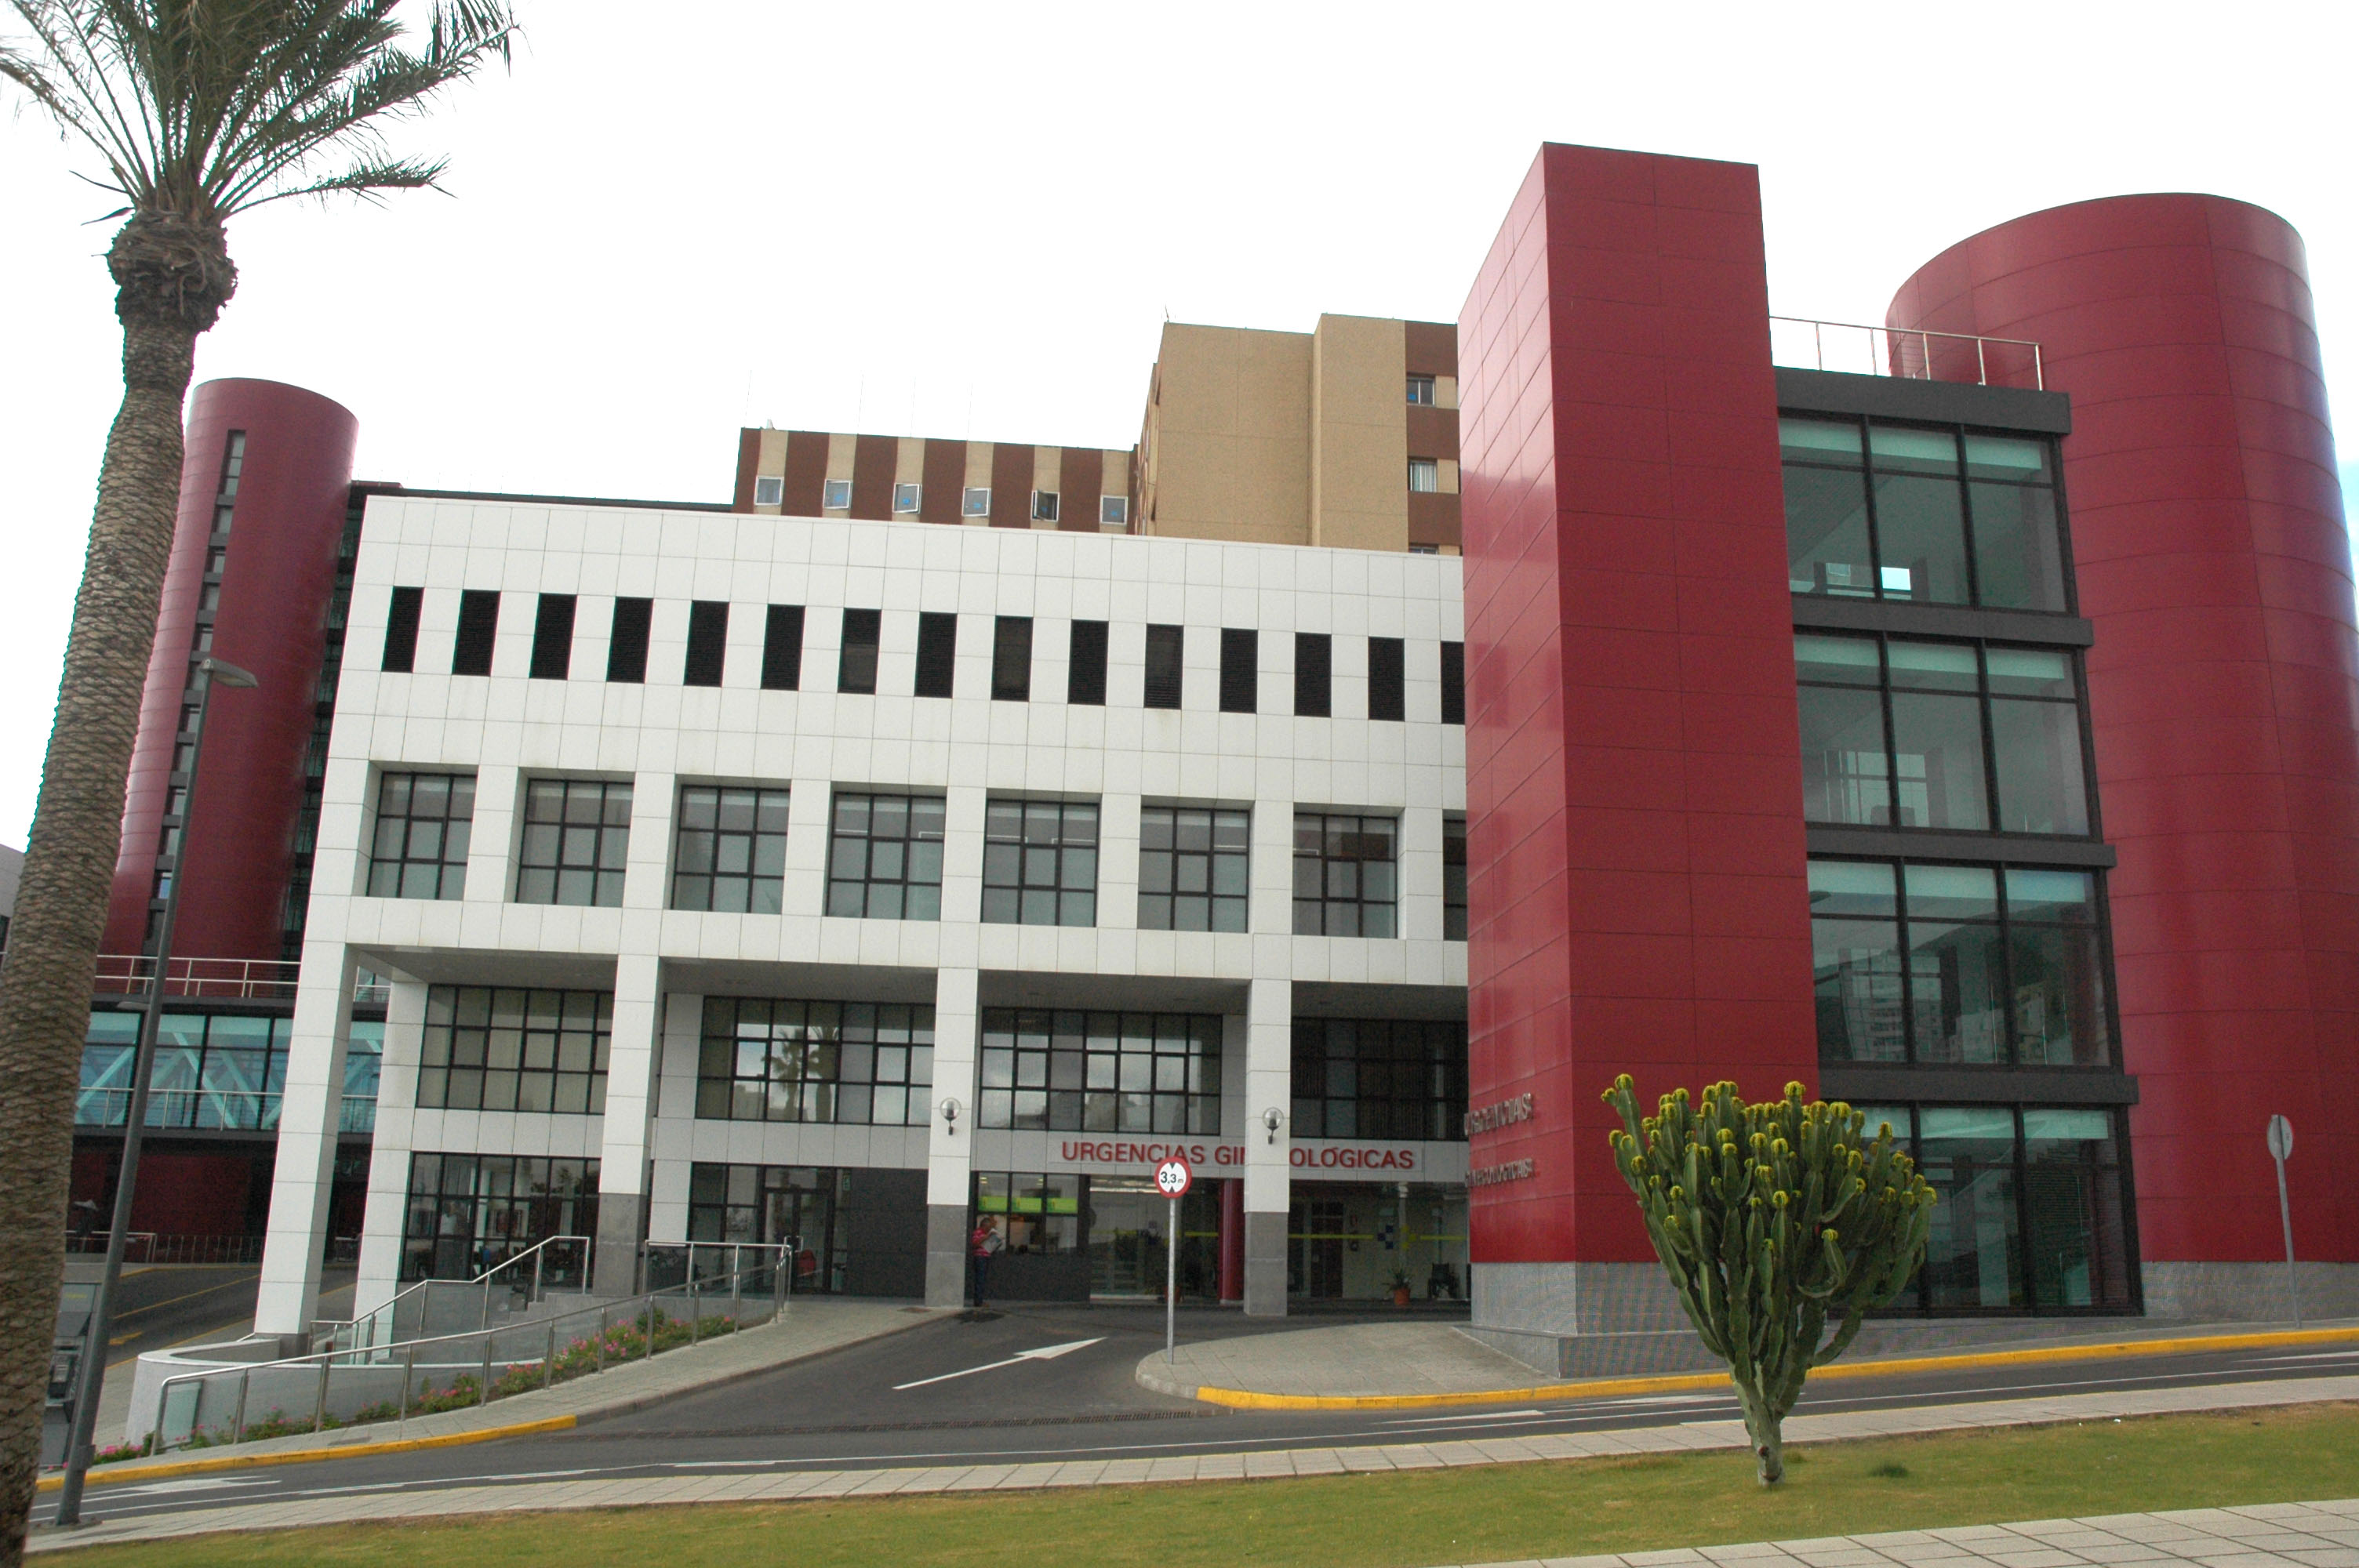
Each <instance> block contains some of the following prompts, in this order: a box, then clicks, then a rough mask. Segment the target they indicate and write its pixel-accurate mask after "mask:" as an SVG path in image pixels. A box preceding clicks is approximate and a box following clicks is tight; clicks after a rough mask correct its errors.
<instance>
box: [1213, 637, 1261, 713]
mask: <svg viewBox="0 0 2359 1568" xmlns="http://www.w3.org/2000/svg"><path fill="white" fill-rule="evenodd" d="M1260 657H1261V638H1260V637H1259V636H1258V635H1257V634H1256V633H1254V632H1253V630H1252V629H1251V628H1249V627H1237V626H1223V627H1222V628H1221V711H1222V712H1223V713H1251V712H1253V711H1254V710H1255V709H1256V708H1258V707H1259V706H1260V704H1261V696H1260V694H1261V669H1260V664H1259V661H1260Z"/></svg>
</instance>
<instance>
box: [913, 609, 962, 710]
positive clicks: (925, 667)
mask: <svg viewBox="0 0 2359 1568" xmlns="http://www.w3.org/2000/svg"><path fill="white" fill-rule="evenodd" d="M957 676H958V617H957V616H955V615H951V614H945V613H938V612H937V611H930V610H929V611H924V612H922V613H921V614H919V617H918V684H917V687H916V690H917V694H918V695H919V697H948V696H950V694H951V686H952V683H953V682H954V681H955V680H956V679H957Z"/></svg>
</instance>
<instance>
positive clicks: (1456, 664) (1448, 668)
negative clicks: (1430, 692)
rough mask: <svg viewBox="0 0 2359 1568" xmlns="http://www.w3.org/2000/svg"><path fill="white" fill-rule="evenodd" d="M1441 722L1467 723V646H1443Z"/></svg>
mask: <svg viewBox="0 0 2359 1568" xmlns="http://www.w3.org/2000/svg"><path fill="white" fill-rule="evenodd" d="M1441 721H1442V722H1443V723H1444V724H1463V723H1465V722H1466V644H1465V643H1443V644H1441Z"/></svg>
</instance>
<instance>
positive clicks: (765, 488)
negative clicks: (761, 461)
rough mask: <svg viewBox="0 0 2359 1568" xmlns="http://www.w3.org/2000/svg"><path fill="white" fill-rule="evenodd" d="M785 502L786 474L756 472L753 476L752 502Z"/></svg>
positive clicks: (773, 503) (778, 503) (759, 504)
mask: <svg viewBox="0 0 2359 1568" xmlns="http://www.w3.org/2000/svg"><path fill="white" fill-rule="evenodd" d="M786 503H787V476H786V475H784V474H782V473H757V474H756V475H755V476H754V504H755V505H756V506H784V505H785V504H786Z"/></svg>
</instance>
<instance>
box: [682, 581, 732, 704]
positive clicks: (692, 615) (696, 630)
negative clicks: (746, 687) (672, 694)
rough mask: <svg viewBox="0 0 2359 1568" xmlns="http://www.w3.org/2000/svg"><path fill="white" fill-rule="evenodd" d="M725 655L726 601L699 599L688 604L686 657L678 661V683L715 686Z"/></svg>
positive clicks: (726, 639) (727, 602) (727, 604)
mask: <svg viewBox="0 0 2359 1568" xmlns="http://www.w3.org/2000/svg"><path fill="white" fill-rule="evenodd" d="M728 655H729V601H728V600H725V599H700V600H696V601H695V602H694V603H692V604H690V606H689V607H688V657H687V658H686V659H685V660H684V661H683V662H682V663H681V665H680V671H679V681H680V684H681V685H682V686H719V685H720V684H721V671H722V666H723V664H724V663H725V662H726V660H727V658H728Z"/></svg>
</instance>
